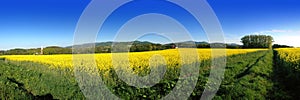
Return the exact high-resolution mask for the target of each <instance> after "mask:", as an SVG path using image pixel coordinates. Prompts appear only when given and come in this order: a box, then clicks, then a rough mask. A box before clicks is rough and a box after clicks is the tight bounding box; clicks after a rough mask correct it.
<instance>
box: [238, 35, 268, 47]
mask: <svg viewBox="0 0 300 100" xmlns="http://www.w3.org/2000/svg"><path fill="white" fill-rule="evenodd" d="M241 40H242V41H241V42H242V43H243V44H244V48H270V49H271V48H272V43H273V37H272V36H269V35H247V36H244V37H243V38H242V39H241Z"/></svg>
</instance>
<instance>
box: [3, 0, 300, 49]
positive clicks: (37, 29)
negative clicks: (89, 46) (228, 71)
mask: <svg viewBox="0 0 300 100" xmlns="http://www.w3.org/2000/svg"><path fill="white" fill-rule="evenodd" d="M89 2H90V0H1V1H0V12H1V15H0V50H7V49H12V48H36V47H41V46H52V45H55V46H69V45H72V43H73V36H74V31H75V28H76V24H77V21H78V20H79V18H80V16H81V14H82V12H83V10H84V9H85V7H86V6H87V5H88V3H89ZM208 3H209V4H210V6H211V7H212V8H213V10H214V11H215V13H216V15H217V17H218V19H219V21H220V23H221V25H222V28H223V31H224V34H225V41H226V42H228V43H239V41H240V38H241V37H242V36H244V35H247V34H267V35H272V36H273V37H274V39H275V43H279V44H287V45H293V46H300V41H299V39H300V6H299V5H300V1H299V0H208ZM128 9H129V8H128ZM131 9H132V8H131ZM171 12H172V11H171ZM123 15H124V16H126V15H127V14H123ZM178 16H180V15H178ZM189 27H193V26H189ZM199 33H201V35H199V34H198V33H197V34H196V33H192V34H191V36H192V37H193V39H194V40H196V41H205V40H206V38H205V37H206V36H205V35H204V33H203V31H201V30H199ZM113 35H114V34H110V33H107V35H105V36H101V38H99V39H98V41H109V40H112V36H113ZM144 40H149V41H153V42H156V41H159V40H162V38H161V37H160V38H158V37H156V36H146V37H145V38H144ZM162 41H165V40H162Z"/></svg>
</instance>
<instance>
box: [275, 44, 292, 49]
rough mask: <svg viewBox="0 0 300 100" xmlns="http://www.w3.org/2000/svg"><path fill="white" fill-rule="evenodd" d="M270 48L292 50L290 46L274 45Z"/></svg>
mask: <svg viewBox="0 0 300 100" xmlns="http://www.w3.org/2000/svg"><path fill="white" fill-rule="evenodd" d="M272 48H293V47H292V46H288V45H279V44H274V45H273V47H272Z"/></svg>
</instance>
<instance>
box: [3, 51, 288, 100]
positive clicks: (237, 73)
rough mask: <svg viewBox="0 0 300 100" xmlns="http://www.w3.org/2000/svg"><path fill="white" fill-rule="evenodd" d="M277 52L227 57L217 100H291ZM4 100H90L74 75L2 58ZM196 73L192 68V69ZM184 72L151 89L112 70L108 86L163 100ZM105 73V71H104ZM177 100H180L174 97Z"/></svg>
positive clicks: (201, 80) (206, 68)
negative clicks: (132, 82)
mask: <svg viewBox="0 0 300 100" xmlns="http://www.w3.org/2000/svg"><path fill="white" fill-rule="evenodd" d="M273 59H275V60H276V56H273V51H258V52H253V53H248V54H239V55H234V56H230V57H227V64H226V71H225V74H224V80H223V82H222V84H221V86H220V88H219V91H218V92H217V94H216V96H215V97H214V99H290V98H291V96H289V95H288V93H287V92H285V91H286V90H285V89H284V87H282V84H281V81H278V78H281V77H279V76H278V75H277V74H279V73H278V71H276V68H278V67H273V66H274V65H273V64H274V63H273V62H275V61H273ZM210 65H211V61H210V60H207V61H202V62H201V64H200V71H199V74H200V75H199V77H198V83H197V85H196V88H195V89H194V91H193V93H192V94H191V96H190V98H189V99H199V98H200V97H201V95H202V93H203V90H204V88H205V85H206V84H207V80H208V76H209V74H210ZM0 69H1V70H0V97H1V99H11V100H13V99H45V98H53V99H81V100H82V99H86V98H85V97H84V95H83V93H82V92H81V91H80V88H79V86H78V83H77V82H76V79H75V77H74V73H73V72H71V71H69V70H55V69H49V68H48V66H47V65H42V64H38V63H33V62H15V61H5V59H3V60H1V58H0ZM191 70H192V69H191ZM179 71H180V69H167V72H166V74H165V76H164V78H163V79H162V80H161V81H160V82H159V83H158V84H156V85H154V86H153V87H151V88H136V87H133V86H129V85H128V84H126V83H125V82H123V81H122V80H121V79H119V78H118V77H117V76H116V73H115V72H114V70H113V69H110V71H109V72H110V73H109V77H105V78H104V81H105V83H106V86H107V87H108V88H109V89H110V90H111V91H112V93H114V94H115V95H117V96H118V97H120V98H123V99H127V100H128V99H160V98H161V97H164V96H165V95H167V94H168V93H169V92H170V91H172V90H173V88H174V87H175V85H176V83H177V82H178V81H180V80H179V79H178V76H179ZM100 74H102V72H100ZM174 99H176V98H174Z"/></svg>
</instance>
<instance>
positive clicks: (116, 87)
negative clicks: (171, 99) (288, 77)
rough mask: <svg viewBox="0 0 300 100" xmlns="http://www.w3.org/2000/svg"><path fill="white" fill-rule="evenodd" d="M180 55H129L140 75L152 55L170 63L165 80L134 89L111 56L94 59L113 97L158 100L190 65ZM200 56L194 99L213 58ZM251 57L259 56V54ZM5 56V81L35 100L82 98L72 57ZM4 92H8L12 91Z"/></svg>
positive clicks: (236, 51) (173, 51) (145, 71)
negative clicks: (39, 98)
mask: <svg viewBox="0 0 300 100" xmlns="http://www.w3.org/2000/svg"><path fill="white" fill-rule="evenodd" d="M187 50H188V49H187ZM226 51H227V55H228V56H232V55H237V54H241V55H244V56H242V57H248V56H249V54H246V53H250V52H256V51H258V50H255V49H227V50H226ZM178 53H179V52H178V49H171V50H163V51H152V52H139V53H130V54H129V57H130V58H129V59H130V64H131V65H130V67H128V69H131V70H132V69H134V73H135V74H137V75H140V76H143V75H147V74H148V73H149V71H150V70H149V68H150V67H149V59H151V57H152V56H153V55H156V54H158V55H162V56H163V57H164V59H165V61H166V62H167V72H166V73H165V76H164V78H163V79H162V80H161V81H160V82H159V83H158V84H156V85H155V86H153V87H151V88H135V87H132V86H129V85H128V84H126V83H124V82H123V81H122V80H121V79H119V78H118V77H117V76H116V73H115V71H114V70H115V69H114V68H113V67H112V63H111V56H112V55H111V54H96V55H95V58H96V62H97V66H98V68H99V74H101V75H102V76H101V77H102V78H103V79H104V81H105V83H106V85H107V86H108V87H109V89H110V90H111V91H112V92H113V93H114V94H116V95H118V96H119V97H121V98H124V99H159V98H161V97H163V96H164V95H166V94H168V93H169V92H170V91H171V90H172V89H173V88H174V86H175V85H176V83H177V82H178V81H180V80H178V75H179V73H178V72H179V71H180V69H179V68H180V66H181V65H184V64H189V63H191V62H180V56H179V55H178ZM198 53H199V58H198V60H200V61H201V64H200V65H201V66H200V67H201V70H200V71H199V73H200V75H199V79H198V84H197V87H196V89H195V90H194V92H193V93H192V95H191V99H192V98H198V97H199V96H201V93H202V91H203V89H204V86H205V84H206V81H207V76H208V75H209V71H210V63H211V61H210V60H209V59H211V55H210V53H211V50H210V49H198ZM250 55H256V53H253V54H250ZM4 57H5V58H6V59H8V60H9V62H8V63H6V64H4V65H5V66H4V67H2V68H1V69H4V70H1V71H2V72H0V74H1V75H2V77H4V79H3V80H5V78H6V77H9V78H11V79H14V80H15V82H17V83H21V84H24V85H22V86H21V88H24V91H25V92H24V91H21V93H29V94H25V95H31V94H32V95H31V96H32V97H33V98H34V97H36V96H46V95H47V94H49V95H51V96H52V97H53V98H54V99H72V98H76V99H78V98H83V95H82V93H81V92H80V89H79V87H78V85H77V82H76V81H75V78H74V72H73V70H74V69H73V67H72V66H73V65H72V55H19V56H17V55H15V56H4ZM232 57H233V58H232V59H241V58H237V57H239V56H232ZM230 58H231V57H230ZM195 60H196V59H191V61H195ZM234 61H235V60H232V61H230V62H228V63H234ZM1 63H4V62H1ZM122 66H124V65H122ZM79 70H80V69H79ZM82 70H87V69H82ZM191 70H192V69H191ZM87 71H89V70H87ZM89 72H91V71H89ZM197 72H198V71H197ZM16 73H17V74H16ZM91 73H92V72H91ZM125 76H126V75H125ZM188 76H189V75H186V77H188ZM13 84H15V83H13ZM3 85H4V84H3ZM3 85H2V86H3ZM4 86H5V85H4ZM17 87H19V86H17ZM4 88H5V87H4ZM5 89H6V90H8V89H9V88H5ZM10 91H11V93H18V92H14V90H10ZM26 91H27V92H26ZM28 91H29V92H28ZM13 95H14V94H11V95H4V97H10V96H13ZM49 95H48V96H49Z"/></svg>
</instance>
